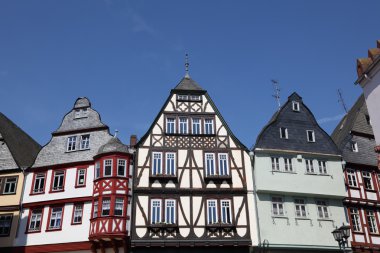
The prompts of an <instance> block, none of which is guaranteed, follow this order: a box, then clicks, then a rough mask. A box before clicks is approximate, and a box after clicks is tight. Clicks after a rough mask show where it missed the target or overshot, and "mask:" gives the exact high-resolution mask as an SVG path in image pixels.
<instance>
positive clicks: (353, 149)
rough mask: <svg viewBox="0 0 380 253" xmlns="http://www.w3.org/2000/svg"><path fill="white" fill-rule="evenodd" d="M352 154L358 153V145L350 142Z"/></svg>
mask: <svg viewBox="0 0 380 253" xmlns="http://www.w3.org/2000/svg"><path fill="white" fill-rule="evenodd" d="M351 149H352V152H359V148H358V143H357V142H356V141H353V142H351Z"/></svg>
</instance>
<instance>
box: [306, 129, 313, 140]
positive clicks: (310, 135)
mask: <svg viewBox="0 0 380 253" xmlns="http://www.w3.org/2000/svg"><path fill="white" fill-rule="evenodd" d="M306 135H307V141H308V142H315V134H314V131H313V130H306Z"/></svg>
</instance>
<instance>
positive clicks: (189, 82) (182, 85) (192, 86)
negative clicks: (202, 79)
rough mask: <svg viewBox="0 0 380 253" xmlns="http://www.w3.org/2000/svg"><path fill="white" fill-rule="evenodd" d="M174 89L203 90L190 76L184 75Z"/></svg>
mask: <svg viewBox="0 0 380 253" xmlns="http://www.w3.org/2000/svg"><path fill="white" fill-rule="evenodd" d="M173 90H175V91H204V89H203V88H202V87H201V86H199V84H197V83H196V82H195V81H194V80H193V79H191V78H190V76H185V77H184V78H182V80H181V81H180V82H179V83H178V84H177V86H176V87H175V88H174V89H173Z"/></svg>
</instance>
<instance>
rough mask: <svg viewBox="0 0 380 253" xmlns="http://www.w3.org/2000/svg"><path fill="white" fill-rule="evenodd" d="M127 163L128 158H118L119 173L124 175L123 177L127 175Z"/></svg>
mask: <svg viewBox="0 0 380 253" xmlns="http://www.w3.org/2000/svg"><path fill="white" fill-rule="evenodd" d="M126 164H127V161H126V160H122V159H120V160H117V175H118V176H122V177H125V176H126V174H127V173H126V168H127V166H126Z"/></svg>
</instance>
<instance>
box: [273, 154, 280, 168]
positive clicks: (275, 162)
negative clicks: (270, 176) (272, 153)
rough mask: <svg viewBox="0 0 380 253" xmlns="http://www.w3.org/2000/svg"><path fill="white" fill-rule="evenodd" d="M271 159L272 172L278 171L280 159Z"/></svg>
mask: <svg viewBox="0 0 380 253" xmlns="http://www.w3.org/2000/svg"><path fill="white" fill-rule="evenodd" d="M271 159H272V170H273V171H279V170H280V158H278V157H271Z"/></svg>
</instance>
